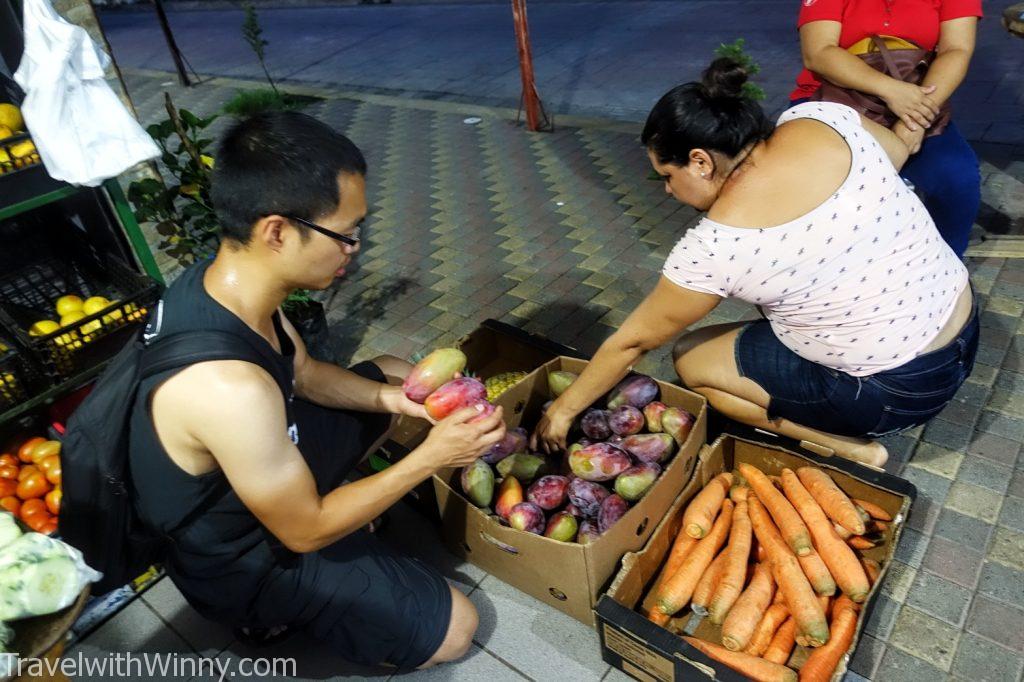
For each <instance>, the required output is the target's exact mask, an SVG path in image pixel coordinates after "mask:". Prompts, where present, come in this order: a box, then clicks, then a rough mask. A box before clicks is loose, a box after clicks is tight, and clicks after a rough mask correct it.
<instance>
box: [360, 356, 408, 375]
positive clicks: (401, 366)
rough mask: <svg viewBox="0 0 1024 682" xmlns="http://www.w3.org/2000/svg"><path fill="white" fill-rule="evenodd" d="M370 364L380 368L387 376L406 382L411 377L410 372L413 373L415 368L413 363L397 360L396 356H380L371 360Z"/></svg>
mask: <svg viewBox="0 0 1024 682" xmlns="http://www.w3.org/2000/svg"><path fill="white" fill-rule="evenodd" d="M370 362H372V363H373V364H375V365H377V367H380V371H382V372H384V375H385V376H387V377H392V378H394V379H400V380H404V379H405V378H406V377H407V376H409V372H411V371H412V367H413V366H412V364H411V363H409V362H406V361H405V360H403V359H401V358H396V357H395V356H394V355H378V356H377V357H375V358H373V359H372V360H370Z"/></svg>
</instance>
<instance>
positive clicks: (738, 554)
mask: <svg viewBox="0 0 1024 682" xmlns="http://www.w3.org/2000/svg"><path fill="white" fill-rule="evenodd" d="M751 538H752V534H751V530H750V517H749V516H747V503H746V500H740V502H738V503H737V504H736V508H735V509H733V510H732V530H731V531H730V533H729V546H728V547H726V548H725V551H724V552H722V553H723V554H726V555H728V559H726V562H725V564H724V565H723V566H722V575H721V578H720V580H719V581H718V585H717V587H715V594H714V597H712V599H711V603H710V604H709V605H708V613H709V614H710V615H711V622H712V623H714V624H716V625H721V623H722V621H724V620H725V616H726V614H728V613H729V609H731V608H732V607H733V604H735V603H736V600H737V599H739V596H740V593H741V592H742V591H743V585H744V583H745V582H746V578H747V561H748V560H749V559H750V543H751Z"/></svg>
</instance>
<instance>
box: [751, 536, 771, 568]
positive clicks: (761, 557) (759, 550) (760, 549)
mask: <svg viewBox="0 0 1024 682" xmlns="http://www.w3.org/2000/svg"><path fill="white" fill-rule="evenodd" d="M754 541H755V542H757V538H754ZM754 556H755V557H756V558H757V561H758V563H764V562H765V561H768V555H767V554H765V552H764V547H762V546H761V543H760V542H757V552H755V553H754Z"/></svg>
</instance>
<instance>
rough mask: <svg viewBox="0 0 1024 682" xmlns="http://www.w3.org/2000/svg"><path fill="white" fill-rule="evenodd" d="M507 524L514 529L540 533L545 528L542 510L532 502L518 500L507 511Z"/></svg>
mask: <svg viewBox="0 0 1024 682" xmlns="http://www.w3.org/2000/svg"><path fill="white" fill-rule="evenodd" d="M508 525H510V526H512V527H513V528H515V529H516V530H524V531H526V532H527V533H536V534H537V535H541V534H543V533H544V528H545V522H544V510H543V509H541V508H540V507H538V506H537V505H535V504H534V503H532V502H520V503H519V504H517V505H516V506H514V507H512V511H511V512H509V515H508Z"/></svg>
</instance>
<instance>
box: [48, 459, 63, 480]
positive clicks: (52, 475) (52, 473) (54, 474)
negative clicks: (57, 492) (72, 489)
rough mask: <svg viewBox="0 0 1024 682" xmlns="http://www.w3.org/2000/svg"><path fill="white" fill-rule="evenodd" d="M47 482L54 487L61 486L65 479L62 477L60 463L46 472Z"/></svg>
mask: <svg viewBox="0 0 1024 682" xmlns="http://www.w3.org/2000/svg"><path fill="white" fill-rule="evenodd" d="M46 480H47V481H49V482H50V483H51V484H52V485H60V483H61V481H62V480H63V478H62V476H61V469H60V463H59V462H58V463H57V466H55V467H53V468H51V469H50V470H49V471H47V472H46Z"/></svg>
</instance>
